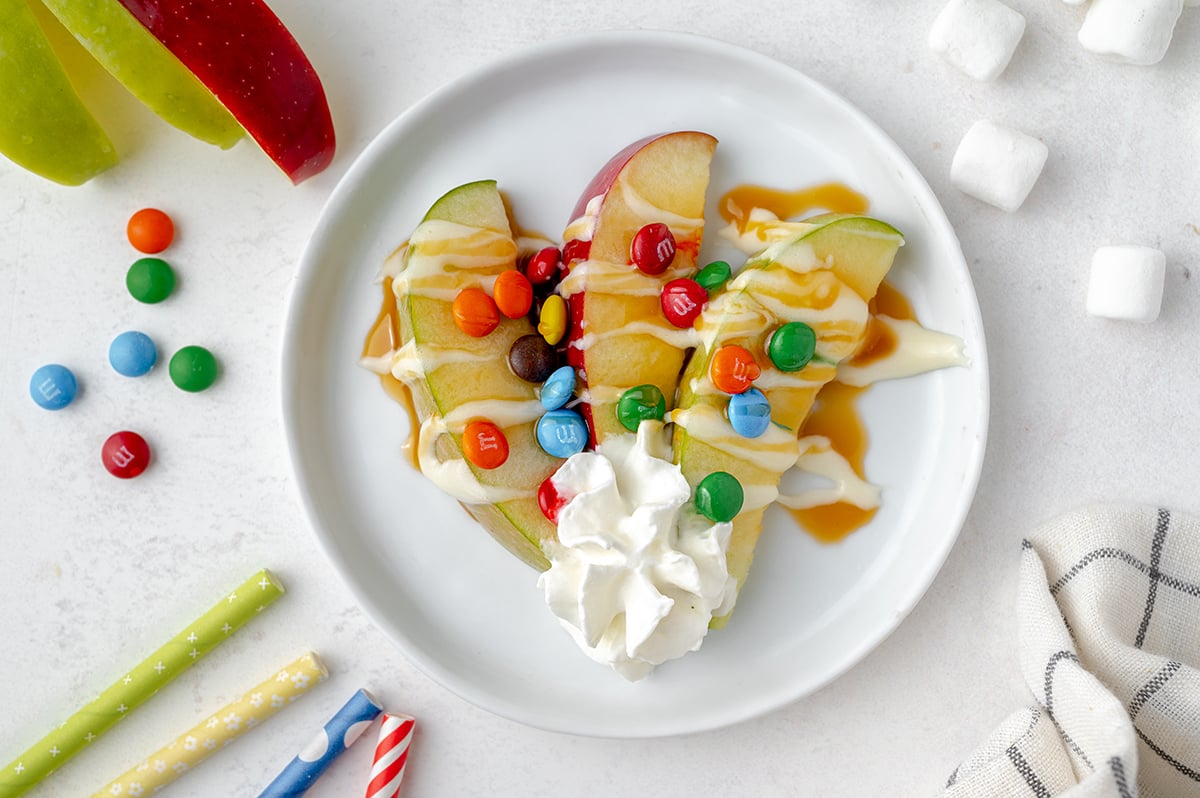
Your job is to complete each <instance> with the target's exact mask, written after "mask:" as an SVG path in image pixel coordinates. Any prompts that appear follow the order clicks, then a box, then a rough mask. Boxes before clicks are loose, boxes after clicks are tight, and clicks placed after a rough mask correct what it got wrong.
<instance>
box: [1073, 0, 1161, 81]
mask: <svg viewBox="0 0 1200 798" xmlns="http://www.w3.org/2000/svg"><path fill="white" fill-rule="evenodd" d="M1182 13H1183V0H1093V2H1092V6H1091V8H1089V9H1088V12H1087V16H1086V17H1084V19H1083V26H1082V27H1080V29H1079V43H1080V44H1082V45H1083V46H1084V48H1085V49H1088V50H1091V51H1092V52H1094V53H1099V54H1101V55H1106V56H1109V57H1111V58H1114V59H1116V60H1118V61H1126V62H1128V63H1130V64H1141V65H1142V66H1149V65H1150V64H1157V63H1158V62H1159V61H1161V60H1162V58H1163V56H1164V55H1166V54H1167V47H1168V46H1169V45H1170V44H1171V36H1172V34H1174V33H1175V23H1176V22H1177V21H1178V20H1179V15H1180V14H1182Z"/></svg>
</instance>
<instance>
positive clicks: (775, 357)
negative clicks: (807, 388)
mask: <svg viewBox="0 0 1200 798" xmlns="http://www.w3.org/2000/svg"><path fill="white" fill-rule="evenodd" d="M816 351H817V334H816V333H815V332H813V328H812V327H809V326H808V325H807V324H805V323H804V322H802V321H791V322H788V323H787V324H785V325H783V326H782V327H779V328H778V329H776V330H775V332H773V333H771V340H770V341H768V342H767V355H768V356H769V357H770V358H771V362H772V363H774V364H775V368H777V369H779V370H780V371H799V370H800V369H802V368H804V367H805V366H807V365H808V362H809V361H810V360H812V359H813V355H814V354H816Z"/></svg>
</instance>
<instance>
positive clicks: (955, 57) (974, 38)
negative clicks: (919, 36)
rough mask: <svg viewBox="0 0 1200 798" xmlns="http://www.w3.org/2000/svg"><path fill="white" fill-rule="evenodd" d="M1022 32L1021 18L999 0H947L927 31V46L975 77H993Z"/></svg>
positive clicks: (1015, 45) (999, 69)
mask: <svg viewBox="0 0 1200 798" xmlns="http://www.w3.org/2000/svg"><path fill="white" fill-rule="evenodd" d="M1024 33H1025V17H1023V16H1021V15H1020V14H1019V13H1017V12H1016V11H1013V10H1012V9H1011V8H1009V7H1008V6H1006V5H1004V3H1001V2H1000V0H950V2H948V3H946V7H945V8H943V9H942V13H940V14H938V16H937V19H936V20H934V22H933V28H931V29H930V31H929V49H931V50H933V51H934V52H935V53H937V54H938V55H940V56H941V57H942V58H944V59H945V60H946V61H947V62H948V63H950V64H952V65H954V66H956V67H958V68H959V69H961V70H962V71H963V72H966V73H967V74H968V75H970V76H971V77H973V78H975V79H976V80H994V79H995V78H996V77H997V76H998V75H999V74H1000V73H1001V72H1003V71H1004V68H1005V67H1006V66H1008V62H1009V61H1010V60H1011V59H1012V54H1013V51H1014V50H1016V49H1017V42H1019V41H1021V36H1022V35H1023V34H1024Z"/></svg>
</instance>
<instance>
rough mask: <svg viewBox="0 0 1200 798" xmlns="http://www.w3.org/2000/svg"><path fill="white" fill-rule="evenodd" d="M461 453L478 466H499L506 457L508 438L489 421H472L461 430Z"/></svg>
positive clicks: (487, 467) (488, 467)
mask: <svg viewBox="0 0 1200 798" xmlns="http://www.w3.org/2000/svg"><path fill="white" fill-rule="evenodd" d="M463 454H464V455H466V458H467V460H468V461H469V462H470V463H471V464H472V465H474V466H477V467H479V468H486V469H491V468H499V467H500V466H502V465H504V461H505V460H507V459H508V439H507V438H505V437H504V433H503V432H501V431H500V428H499V427H497V426H496V425H495V424H493V423H492V422H490V421H472V422H471V423H469V424H467V427H466V429H464V430H463Z"/></svg>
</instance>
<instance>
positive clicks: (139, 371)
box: [108, 330, 158, 377]
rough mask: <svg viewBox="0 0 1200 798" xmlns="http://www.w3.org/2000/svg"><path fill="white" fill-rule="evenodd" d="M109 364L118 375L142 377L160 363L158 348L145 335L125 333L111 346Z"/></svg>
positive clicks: (115, 339) (114, 340)
mask: <svg viewBox="0 0 1200 798" xmlns="http://www.w3.org/2000/svg"><path fill="white" fill-rule="evenodd" d="M108 362H109V363H111V364H112V367H113V368H114V369H115V370H116V372H117V373H118V374H123V375H125V376H126V377H140V376H142V375H143V374H145V373H146V372H148V371H150V369H152V368H154V364H155V363H157V362H158V347H156V346H155V345H154V342H153V341H151V340H150V336H148V335H146V334H145V333H140V332H136V331H134V330H130V331H129V332H123V333H121V334H120V335H118V336H117V337H116V338H114V339H113V342H112V343H111V344H110V345H109V347H108Z"/></svg>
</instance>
